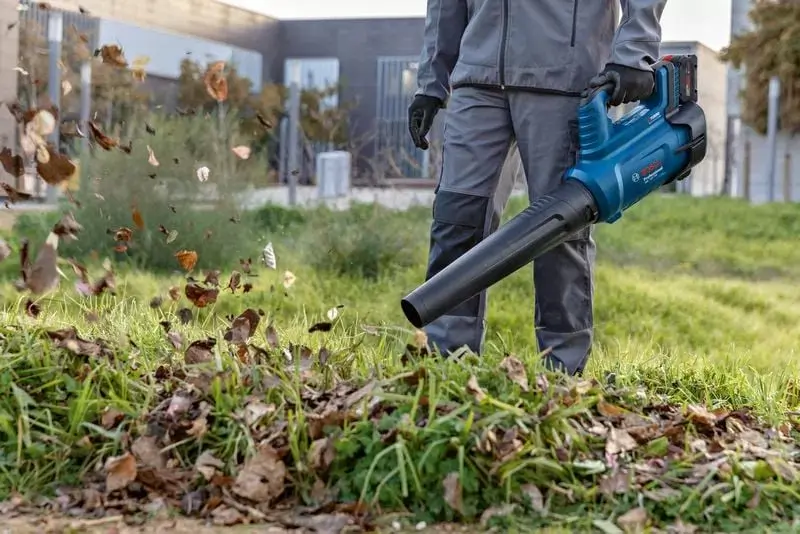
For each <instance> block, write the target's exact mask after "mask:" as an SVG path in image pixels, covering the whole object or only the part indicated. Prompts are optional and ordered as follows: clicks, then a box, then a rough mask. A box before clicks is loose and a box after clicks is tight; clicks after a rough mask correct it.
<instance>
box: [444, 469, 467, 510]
mask: <svg viewBox="0 0 800 534" xmlns="http://www.w3.org/2000/svg"><path fill="white" fill-rule="evenodd" d="M442 486H443V487H444V502H446V503H447V505H448V506H449V507H450V508H452V509H453V510H455V511H457V512H458V513H459V514H462V513H464V504H463V502H462V496H461V481H460V480H459V476H458V472H457V471H454V472H452V473H448V475H447V476H446V477H444V480H443V481H442Z"/></svg>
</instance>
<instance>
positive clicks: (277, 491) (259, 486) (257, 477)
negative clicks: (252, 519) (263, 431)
mask: <svg viewBox="0 0 800 534" xmlns="http://www.w3.org/2000/svg"><path fill="white" fill-rule="evenodd" d="M286 475H287V470H286V465H284V463H283V461H281V459H280V458H279V457H278V453H277V452H276V451H275V449H273V448H272V447H270V446H269V445H266V444H264V445H261V446H260V447H259V448H258V451H257V452H256V454H255V455H254V456H252V457H250V458H248V459H247V461H246V462H245V463H244V465H242V466H241V468H240V470H239V473H238V475H237V476H236V480H235V482H234V484H233V487H232V488H231V491H232V492H233V493H235V494H236V495H238V496H239V497H244V498H245V499H249V500H251V501H253V502H256V503H269V502H271V501H272V500H273V499H275V498H276V497H278V496H279V495H281V494H282V493H283V491H284V487H285V484H286Z"/></svg>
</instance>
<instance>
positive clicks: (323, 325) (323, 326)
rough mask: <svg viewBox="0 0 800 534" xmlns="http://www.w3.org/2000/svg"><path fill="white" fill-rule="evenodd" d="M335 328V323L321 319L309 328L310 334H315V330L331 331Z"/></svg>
mask: <svg viewBox="0 0 800 534" xmlns="http://www.w3.org/2000/svg"><path fill="white" fill-rule="evenodd" d="M332 328H333V323H331V322H328V321H321V322H319V323H314V324H313V325H311V327H310V328H309V329H308V333H309V334H313V333H314V332H330V331H331V329H332Z"/></svg>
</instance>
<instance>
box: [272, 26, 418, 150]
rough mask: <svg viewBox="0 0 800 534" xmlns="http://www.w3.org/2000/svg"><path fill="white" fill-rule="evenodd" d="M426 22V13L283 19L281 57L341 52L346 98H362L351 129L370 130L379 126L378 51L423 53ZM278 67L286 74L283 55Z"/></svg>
mask: <svg viewBox="0 0 800 534" xmlns="http://www.w3.org/2000/svg"><path fill="white" fill-rule="evenodd" d="M424 28H425V20H424V19H422V18H397V19H374V20H373V19H342V20H338V19H329V20H285V21H282V22H281V35H280V49H281V54H282V58H283V59H286V58H313V57H338V58H339V66H340V72H339V77H340V80H341V82H342V83H343V84H344V86H345V87H344V92H343V94H342V100H344V101H347V100H352V99H356V100H357V102H358V106H357V108H356V109H355V110H354V112H353V114H352V121H353V127H354V132H353V133H354V135H356V136H358V135H368V133H369V132H371V131H373V129H374V127H375V114H376V106H377V91H378V57H379V56H414V57H417V56H419V54H420V52H421V51H422V36H423V31H424ZM276 72H277V73H278V74H277V76H278V78H279V79H281V80H282V79H283V63H282V61H281V65H280V67H279V70H278V71H276ZM340 101H341V100H340ZM365 152H366V151H365ZM365 155H366V153H365Z"/></svg>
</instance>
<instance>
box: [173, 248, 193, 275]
mask: <svg viewBox="0 0 800 534" xmlns="http://www.w3.org/2000/svg"><path fill="white" fill-rule="evenodd" d="M175 257H176V258H177V259H178V263H180V264H181V267H183V269H184V270H186V271H191V270H192V269H194V266H195V265H196V264H197V252H195V251H194V250H179V251H178V252H176V253H175Z"/></svg>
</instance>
